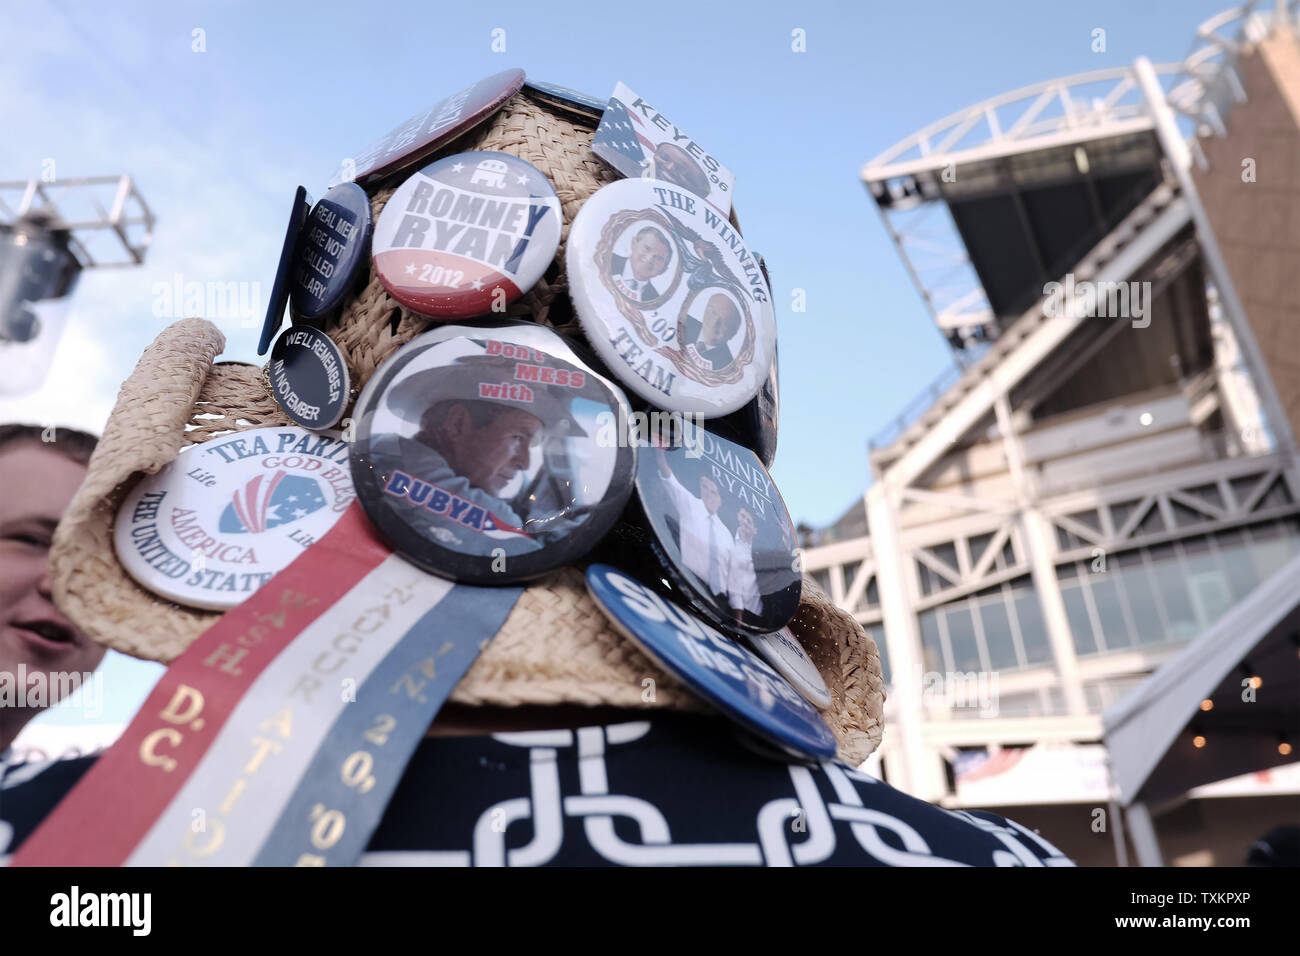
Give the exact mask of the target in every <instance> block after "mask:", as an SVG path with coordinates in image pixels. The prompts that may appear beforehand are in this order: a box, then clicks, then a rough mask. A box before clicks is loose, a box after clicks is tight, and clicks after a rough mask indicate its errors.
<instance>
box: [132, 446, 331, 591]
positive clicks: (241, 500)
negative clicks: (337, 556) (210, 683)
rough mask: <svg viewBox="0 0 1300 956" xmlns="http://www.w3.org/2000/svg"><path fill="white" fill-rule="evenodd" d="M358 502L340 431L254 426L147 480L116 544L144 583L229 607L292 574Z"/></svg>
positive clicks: (197, 449)
mask: <svg viewBox="0 0 1300 956" xmlns="http://www.w3.org/2000/svg"><path fill="white" fill-rule="evenodd" d="M355 497H356V496H355V494H354V493H353V490H352V474H351V472H350V470H349V468H348V443H347V442H345V441H343V440H342V439H341V438H340V437H339V436H338V435H334V434H314V433H312V432H309V431H306V430H304V429H302V428H298V427H296V426H288V427H285V428H253V429H249V430H248V431H242V432H238V433H236V434H234V435H226V436H224V437H221V438H213V439H211V440H209V441H206V442H203V443H202V444H200V445H195V446H193V447H192V448H189V449H187V450H185V451H182V452H181V453H180V454H179V455H177V456H176V458H175V460H173V461H172V462H170V463H169V464H168V465H167V466H165V467H164V468H163V469H162V470H161V471H159V472H158V473H157V474H154V475H149V476H147V477H145V478H142V479H141V480H140V481H139V483H138V484H136V486H135V487H134V488H132V489H131V491H130V493H129V494H127V496H126V498H125V499H124V500H123V502H122V505H121V507H120V508H119V509H118V512H117V522H116V525H115V526H114V532H113V544H114V546H115V547H116V549H117V555H118V559H119V560H120V561H121V562H122V566H123V567H124V568H126V570H127V573H129V574H130V575H131V577H133V578H135V580H136V581H137V582H138V583H139V584H140V585H142V586H143V587H145V588H148V589H149V590H150V591H153V592H154V593H155V594H158V595H161V596H162V597H165V598H167V599H169V600H172V601H175V602H176V603H178V604H185V605H189V606H190V607H197V608H206V609H209V610H216V611H221V610H225V609H227V608H231V607H234V606H235V605H237V604H239V603H241V602H242V601H243V600H244V599H245V598H247V597H248V596H249V595H250V594H252V593H253V592H254V591H256V590H257V589H258V588H260V587H261V586H262V585H264V584H265V583H266V582H267V581H269V580H271V578H272V577H274V576H275V575H276V574H278V573H279V572H280V571H282V570H284V568H286V567H287V566H288V565H289V564H290V563H291V562H292V561H293V560H294V559H295V558H297V557H298V556H299V555H300V554H302V552H303V550H304V549H305V548H307V547H308V546H309V545H311V544H312V543H314V542H315V541H316V540H317V539H319V538H320V537H321V536H322V535H324V534H325V532H327V531H329V529H330V528H331V527H333V525H334V522H335V521H337V520H338V518H339V516H340V515H342V514H343V512H344V511H346V510H347V508H348V505H350V504H351V503H352V501H353V499H354V498H355Z"/></svg>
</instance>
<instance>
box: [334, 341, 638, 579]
mask: <svg viewBox="0 0 1300 956" xmlns="http://www.w3.org/2000/svg"><path fill="white" fill-rule="evenodd" d="M458 330H459V334H456V335H452V334H449V333H450V332H451V331H452V330H451V328H450V327H440V328H437V329H434V330H432V331H430V332H428V333H425V334H424V335H421V336H418V337H417V338H415V339H413V340H411V341H410V342H409V343H407V344H406V345H405V346H403V347H402V348H401V349H399V350H398V351H397V352H396V353H394V354H393V355H392V356H391V357H390V358H389V359H388V361H386V362H385V363H384V364H383V365H381V366H380V367H379V369H378V371H376V373H375V374H374V376H373V377H372V378H371V380H370V381H369V382H368V383H367V385H366V387H365V389H364V390H363V391H362V393H361V397H360V398H359V399H358V401H357V405H356V409H355V411H354V418H355V419H356V440H355V442H354V443H353V446H352V475H353V479H354V481H355V482H356V487H357V494H358V496H359V497H360V498H361V503H362V505H363V506H364V507H365V510H366V514H367V515H368V516H369V517H370V520H371V522H372V523H373V524H374V525H375V527H376V528H377V529H378V530H379V532H380V533H381V534H382V535H383V536H384V537H385V538H386V539H387V540H388V542H389V544H391V545H392V546H393V548H394V549H395V550H397V551H398V552H399V553H401V554H402V555H404V556H405V557H406V558H407V559H408V560H410V561H411V562H413V563H414V564H416V565H418V566H420V567H421V568H424V569H425V570H427V571H432V572H433V573H435V574H439V575H442V576H443V577H447V578H451V579H453V580H456V581H463V582H466V583H470V584H506V583H509V582H512V581H518V580H524V579H527V578H532V577H536V576H537V575H539V574H543V573H545V572H547V571H550V570H552V569H554V568H557V567H562V566H563V565H566V564H570V563H572V562H573V561H575V560H576V559H578V558H580V557H582V556H584V555H585V554H587V552H588V551H590V550H591V548H592V547H593V546H594V545H595V543H596V542H597V541H599V540H600V539H601V538H602V537H603V536H604V535H605V533H606V532H607V531H608V530H609V529H610V527H611V526H612V525H613V524H614V522H615V521H617V520H618V517H619V515H620V514H621V513H622V512H623V509H624V507H625V506H626V504H627V502H628V499H629V498H630V497H631V494H632V486H633V476H634V474H635V470H636V447H635V445H634V444H633V443H631V442H623V441H618V440H616V431H615V425H614V424H613V423H615V422H618V421H622V420H624V419H625V418H626V416H627V414H628V406H627V399H626V398H625V397H624V396H623V393H622V392H621V391H619V389H618V387H617V386H615V385H613V384H612V383H611V382H609V381H607V380H606V379H604V378H602V377H601V376H599V375H597V374H596V373H594V372H592V371H591V369H589V368H587V367H586V366H585V365H583V364H582V363H581V362H580V361H579V360H578V359H577V357H576V356H575V355H574V354H573V352H572V350H571V349H570V348H569V346H568V345H567V344H566V343H565V342H564V341H563V340H562V339H560V337H559V336H558V335H556V334H555V333H554V332H552V331H551V330H549V329H547V328H544V327H542V326H536V325H533V326H530V327H528V328H526V329H524V328H519V327H516V326H513V325H508V324H503V325H502V326H500V327H495V328H494V327H487V326H477V327H476V326H463V327H458Z"/></svg>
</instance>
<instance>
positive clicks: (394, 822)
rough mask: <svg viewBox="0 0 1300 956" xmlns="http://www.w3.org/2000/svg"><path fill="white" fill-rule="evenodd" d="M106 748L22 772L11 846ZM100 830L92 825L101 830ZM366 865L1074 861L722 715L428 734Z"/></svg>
mask: <svg viewBox="0 0 1300 956" xmlns="http://www.w3.org/2000/svg"><path fill="white" fill-rule="evenodd" d="M94 759H95V758H93V757H82V758H77V759H74V760H64V761H55V762H53V763H50V764H46V765H38V766H33V765H19V766H17V767H10V768H9V771H8V773H7V774H6V775H5V778H4V780H2V781H0V854H12V853H13V852H14V851H15V850H16V849H17V847H18V846H19V845H20V844H21V843H22V841H23V840H25V839H26V838H27V836H28V835H29V834H30V833H31V832H32V830H33V829H35V827H36V825H37V824H39V822H40V821H41V820H42V819H43V818H44V816H45V814H47V813H48V812H49V811H50V809H51V808H52V807H53V806H54V805H55V804H56V803H57V802H58V801H59V800H60V799H61V798H62V796H63V795H64V794H65V793H66V792H67V791H68V790H69V789H71V787H72V786H73V785H74V784H75V783H76V782H77V780H78V779H80V777H81V775H82V774H83V773H84V772H85V771H86V770H87V769H88V768H89V767H90V765H91V764H92V763H93V761H94ZM92 836H93V835H92ZM360 863H361V865H363V866H384V865H406V866H426V865H444V866H501V865H505V866H546V865H552V866H554V865H559V866H608V865H631V866H636V865H643V866H644V865H652V866H663V865H668V866H672V865H677V866H725V865H743V866H791V865H795V866H810V865H830V866H1073V865H1074V863H1073V862H1072V861H1071V860H1070V859H1068V858H1067V857H1066V856H1065V855H1064V854H1062V853H1061V851H1060V850H1058V849H1056V847H1054V846H1052V844H1051V843H1049V842H1047V841H1046V840H1045V839H1043V838H1042V837H1041V836H1039V835H1038V834H1037V833H1035V832H1033V831H1031V830H1028V829H1026V828H1024V827H1022V826H1020V825H1019V824H1016V823H1013V822H1011V821H1009V820H1007V819H1005V818H1003V817H1001V816H998V815H996V814H992V813H987V812H984V811H979V810H944V809H942V808H940V807H936V806H933V805H931V804H928V803H926V802H924V801H922V800H918V799H916V798H914V797H910V796H908V795H907V794H905V793H902V792H901V791H899V790H895V789H894V788H893V787H891V786H889V785H888V784H887V783H883V782H882V781H880V780H877V779H876V778H874V777H871V776H869V775H867V774H865V773H861V772H859V771H857V770H855V769H853V768H852V767H850V766H848V765H847V764H844V763H841V762H839V761H824V762H822V763H820V764H800V763H789V762H786V761H784V760H779V759H776V758H775V756H774V755H773V754H772V753H770V752H769V751H768V748H766V747H765V746H763V745H762V744H758V743H756V742H752V741H750V739H749V738H748V737H747V736H744V735H742V734H741V733H740V732H739V731H737V730H735V729H733V727H732V725H731V724H730V723H728V722H726V721H723V720H721V719H719V718H716V717H708V716H700V715H691V714H656V715H655V716H654V717H653V718H652V719H638V720H632V721H629V722H627V723H617V724H610V725H606V726H596V727H583V728H580V729H577V730H543V731H527V732H521V733H503V734H493V735H492V736H484V737H427V738H425V739H424V740H423V741H422V742H421V744H420V746H419V748H418V749H417V751H416V753H415V756H414V757H413V759H412V760H411V763H410V764H409V765H408V766H407V768H406V772H405V774H404V776H403V777H402V781H401V783H400V785H399V786H398V789H397V791H396V793H395V794H394V795H393V799H392V801H391V802H390V803H389V805H388V808H387V810H386V811H385V814H384V817H383V819H382V821H381V822H380V824H379V828H378V829H377V830H376V831H375V833H374V835H373V836H372V838H371V840H370V845H369V847H368V849H367V851H366V853H365V854H364V855H363V856H362V858H361V860H360Z"/></svg>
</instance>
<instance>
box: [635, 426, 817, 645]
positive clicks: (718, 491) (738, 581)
mask: <svg viewBox="0 0 1300 956" xmlns="http://www.w3.org/2000/svg"><path fill="white" fill-rule="evenodd" d="M683 426H684V428H683V436H682V440H681V441H680V442H674V443H673V447H669V448H663V447H659V445H645V446H642V447H641V448H640V449H638V461H637V476H636V490H637V496H638V498H639V499H640V502H641V509H642V511H643V512H644V515H645V522H646V524H647V525H648V526H649V528H650V530H651V532H652V533H653V537H652V539H651V542H650V546H651V550H652V551H653V552H654V555H655V557H656V558H657V559H658V561H659V564H660V566H661V568H662V570H663V573H664V575H665V576H666V577H667V579H668V582H669V584H671V585H672V587H673V588H674V590H675V591H676V592H678V593H680V594H681V595H682V596H683V597H684V598H685V599H687V600H688V601H690V603H691V604H692V605H693V606H694V607H695V608H696V609H697V610H699V611H700V613H702V614H703V615H704V616H705V617H707V618H708V619H709V620H710V621H711V622H712V623H713V624H714V625H715V626H717V627H720V628H722V629H723V630H725V631H728V632H729V633H735V634H767V633H770V632H772V631H776V630H779V629H780V628H782V627H785V626H786V625H787V624H789V623H790V619H791V618H793V617H794V615H795V612H796V611H797V610H798V609H799V595H800V593H801V592H802V590H803V576H802V574H801V572H800V571H799V570H797V569H798V568H799V560H798V557H799V553H798V536H797V535H796V533H795V527H794V522H793V521H791V520H790V513H789V512H788V511H787V510H786V507H785V502H784V501H783V500H782V499H781V494H780V492H779V491H777V490H776V485H775V484H774V483H773V482H772V476H771V475H769V474H768V473H767V469H766V468H764V467H763V463H762V462H760V461H759V460H758V456H756V455H755V454H754V453H753V452H752V451H750V450H749V449H748V448H745V447H744V446H743V445H739V444H737V443H736V442H733V441H731V440H729V439H726V438H723V437H721V436H720V435H716V434H714V433H713V432H711V431H709V430H708V429H704V428H698V427H695V426H693V425H691V424H690V423H689V422H684V423H683Z"/></svg>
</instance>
